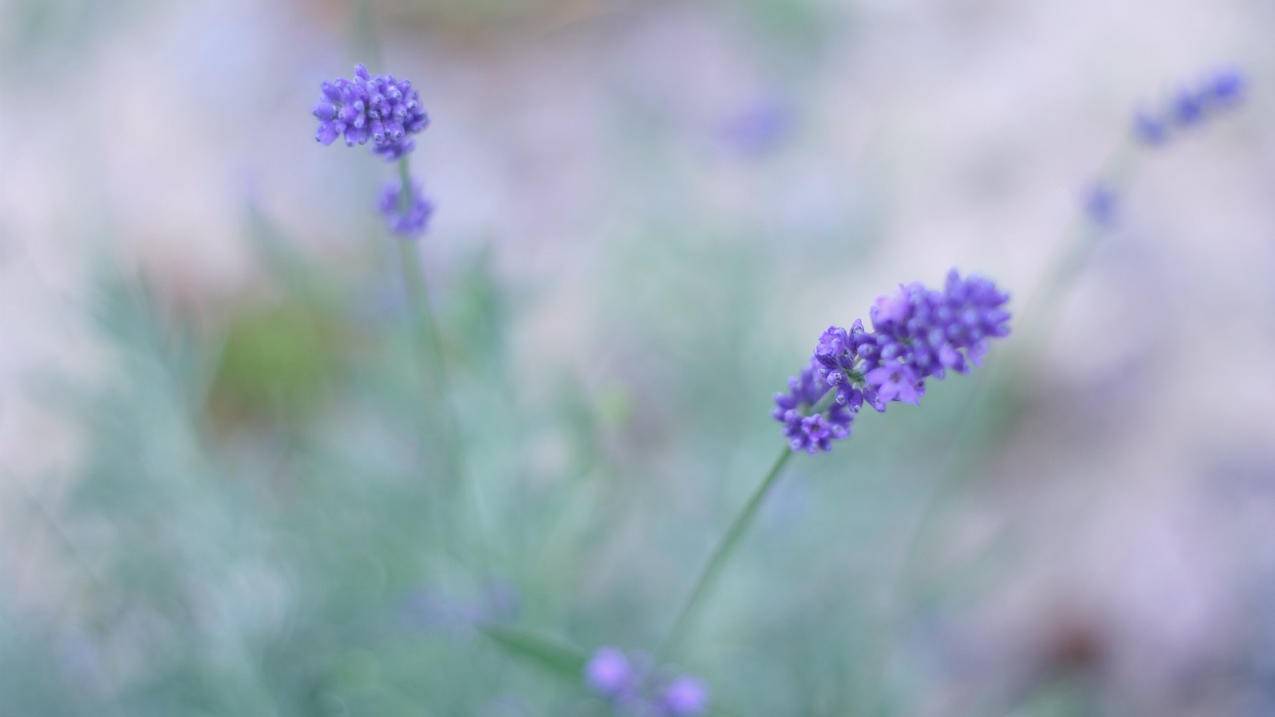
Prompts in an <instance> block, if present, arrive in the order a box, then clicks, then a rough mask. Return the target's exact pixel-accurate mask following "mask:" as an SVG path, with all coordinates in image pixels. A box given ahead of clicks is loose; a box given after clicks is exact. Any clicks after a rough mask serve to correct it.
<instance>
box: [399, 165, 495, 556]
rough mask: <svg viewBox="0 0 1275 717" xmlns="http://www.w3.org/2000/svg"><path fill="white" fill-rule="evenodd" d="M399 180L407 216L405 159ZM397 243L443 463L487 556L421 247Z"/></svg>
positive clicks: (409, 194)
mask: <svg viewBox="0 0 1275 717" xmlns="http://www.w3.org/2000/svg"><path fill="white" fill-rule="evenodd" d="M398 176H399V183H400V191H399V210H400V211H402V212H406V211H407V210H408V208H409V207H410V206H411V203H412V201H413V200H414V197H413V193H412V175H411V170H410V167H409V166H408V159H407V157H406V156H404V157H401V158H400V159H399V161H398ZM396 243H397V244H398V247H399V268H400V269H401V270H402V272H403V284H404V285H405V286H406V288H407V293H408V300H409V302H410V303H411V310H412V312H413V315H414V316H413V318H414V323H415V325H416V332H417V335H418V340H419V342H420V344H421V348H422V352H421V353H422V359H423V361H422V363H423V364H424V369H425V372H424V373H425V376H424V379H425V383H426V391H427V392H429V393H432V394H433V395H434V396H436V397H437V399H438V402H439V403H440V404H442V409H443V411H442V413H443V424H444V425H443V430H442V434H443V435H442V441H441V443H442V445H443V459H444V460H445V461H446V466H447V470H448V472H449V473H450V474H451V475H452V477H453V478H454V480H455V481H456V482H457V483H458V484H460V489H461V490H464V491H465V492H467V493H469V500H470V501H471V503H472V504H473V510H474V518H475V520H476V521H477V523H478V527H479V533H480V538H479V543H480V545H479V546H478V547H479V550H480V552H481V553H482V554H483V555H484V556H486V555H487V554H488V550H487V545H486V539H485V537H483V536H485V535H486V530H485V527H484V526H486V524H487V521H486V511H485V510H484V508H483V502H482V499H481V498H480V496H479V495H478V493H477V488H476V487H475V486H474V485H472V482H471V481H468V480H467V479H466V476H465V465H464V446H463V445H462V437H461V435H460V420H459V418H458V413H457V411H456V407H455V405H454V404H453V402H452V399H451V392H450V388H451V381H450V379H449V376H448V373H449V372H448V370H447V357H446V351H445V349H444V346H443V339H442V332H441V331H439V328H438V322H437V321H436V320H435V319H434V313H433V312H432V311H431V310H430V305H429V293H428V291H427V290H426V288H425V276H424V269H423V267H422V266H421V255H420V247H419V246H418V245H417V242H416V241H415V240H412V239H406V238H403V239H399V240H398V241H397V242H396ZM431 388H432V389H433V390H432V391H431V390H430V389H431ZM431 397H432V396H431Z"/></svg>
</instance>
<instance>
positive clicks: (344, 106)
mask: <svg viewBox="0 0 1275 717" xmlns="http://www.w3.org/2000/svg"><path fill="white" fill-rule="evenodd" d="M320 90H321V91H322V93H323V97H322V99H320V100H319V103H318V104H317V105H315V107H314V110H313V111H312V114H313V115H314V116H315V118H316V119H318V120H319V129H318V130H317V132H316V133H315V136H314V138H315V139H316V140H317V141H318V142H319V143H321V144H325V145H328V144H332V143H333V142H334V141H336V139H337V137H344V138H345V144H346V145H347V146H350V147H353V146H354V145H356V144H359V145H362V144H367V143H368V141H371V142H372V151H373V152H375V153H376V154H379V155H380V156H382V157H385V158H386V159H388V160H395V159H398V158H399V157H401V156H403V155H404V154H407V153H408V152H410V151H412V148H413V147H414V146H415V144H414V142H413V141H412V139H411V136H412V135H414V134H416V133H418V132H420V131H422V130H424V129H425V128H426V127H427V126H429V116H428V115H426V114H425V108H424V107H422V106H421V98H420V95H419V94H418V93H417V92H416V90H414V89H412V83H411V82H408V81H407V80H396V79H395V78H394V76H393V75H376V76H375V77H373V76H372V75H371V74H369V73H368V71H367V68H366V67H364V66H363V65H358V66H357V67H355V68H354V77H353V79H349V80H347V79H345V78H344V77H342V78H338V79H335V80H333V81H331V82H324V83H323V84H322V85H320Z"/></svg>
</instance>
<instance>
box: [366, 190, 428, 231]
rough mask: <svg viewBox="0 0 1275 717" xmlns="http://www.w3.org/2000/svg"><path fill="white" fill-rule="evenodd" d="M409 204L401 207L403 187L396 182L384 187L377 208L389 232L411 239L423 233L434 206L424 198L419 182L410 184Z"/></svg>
mask: <svg viewBox="0 0 1275 717" xmlns="http://www.w3.org/2000/svg"><path fill="white" fill-rule="evenodd" d="M408 200H409V203H408V204H407V206H406V207H405V206H403V186H402V185H401V184H400V183H398V182H391V183H389V184H387V185H385V189H384V190H382V191H381V201H380V205H379V208H380V210H381V214H382V215H383V216H384V217H385V222H386V225H387V226H389V229H390V231H391V232H394V233H395V234H398V235H399V236H403V237H413V236H416V235H418V234H420V233H421V232H423V231H425V226H426V225H427V224H428V223H429V218H430V217H431V216H433V214H434V204H433V202H431V201H429V199H427V198H426V197H425V194H424V192H423V191H422V190H421V185H420V183H419V182H412V186H411V192H410V194H409V197H408Z"/></svg>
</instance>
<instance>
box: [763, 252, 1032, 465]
mask: <svg viewBox="0 0 1275 717" xmlns="http://www.w3.org/2000/svg"><path fill="white" fill-rule="evenodd" d="M1008 301H1009V296H1008V295H1007V294H1005V293H1003V292H1001V291H1000V290H999V289H998V288H997V287H996V285H995V284H993V283H992V282H991V281H989V280H987V279H983V278H980V277H976V276H971V277H967V278H964V279H963V278H961V276H960V274H958V273H957V272H956V270H955V269H953V270H952V271H951V272H949V273H948V275H947V283H946V284H945V285H944V288H943V290H942V291H936V290H933V289H927V288H926V287H925V286H923V285H922V284H919V283H913V284H909V285H907V286H900V287H899V290H898V291H897V292H896V293H894V294H892V295H886V296H882V297H880V298H878V299H877V300H876V302H875V303H874V304H873V305H872V308H871V310H870V311H869V315H870V317H871V319H872V331H868V330H867V329H866V328H864V325H863V322H862V321H859V320H857V319H856V320H855V322H854V324H852V325H851V327H850V330H849V331H847V330H846V329H843V328H841V327H839V326H830V327H828V329H827V330H826V331H824V332H823V335H822V336H820V337H819V342H818V344H816V346H815V351H814V356H813V358H812V359H811V363H810V367H809V368H807V369H805V370H803V371H802V372H801V374H799V375H798V376H796V377H794V378H792V379H790V380H789V383H788V386H789V391H788V393H781V394H778V395H776V396H775V411H774V412H773V414H772V415H773V416H774V418H775V419H776V420H778V421H779V422H780V423H782V424H784V435H785V437H787V438H788V441H789V445H790V446H791V447H792V448H793V450H805V451H808V452H810V453H814V452H816V451H820V450H823V451H826V450H829V448H830V444H831V442H832V441H833V440H836V439H839V438H845V437H846V436H848V435H850V423H851V421H852V420H853V419H854V416H855V414H856V413H857V412H858V410H859V407H860V406H861V405H862V404H863V403H865V402H866V403H868V404H869V405H871V406H872V407H873V408H875V409H876V410H878V411H884V410H885V407H886V404H887V403H889V402H892V401H902V402H906V403H913V404H916V403H919V402H920V399H921V397H922V396H924V395H925V379H927V378H931V377H933V378H939V379H941V378H943V377H944V376H945V375H946V373H947V370H948V369H952V370H954V371H956V372H958V373H965V372H966V371H968V370H969V367H970V366H971V365H978V363H979V361H980V360H981V359H982V357H983V355H984V354H986V352H987V343H988V341H989V340H990V339H993V338H999V337H1003V336H1007V335H1009V319H1010V314H1009V312H1008V311H1006V310H1005V308H1004V306H1005V304H1006V302H1008ZM829 393H833V394H834V395H835V398H834V399H833V400H831V401H829V400H827V398H826V396H827V395H828V394H829Z"/></svg>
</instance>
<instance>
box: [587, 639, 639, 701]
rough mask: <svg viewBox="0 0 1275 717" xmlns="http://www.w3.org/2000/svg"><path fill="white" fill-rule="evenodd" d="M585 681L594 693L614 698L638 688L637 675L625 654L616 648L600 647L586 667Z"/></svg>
mask: <svg viewBox="0 0 1275 717" xmlns="http://www.w3.org/2000/svg"><path fill="white" fill-rule="evenodd" d="M584 680H585V683H586V684H588V685H589V688H590V689H592V690H593V691H595V692H597V693H598V694H600V695H602V696H603V697H608V698H614V697H619V696H621V695H624V694H626V693H628V692H630V691H631V690H632V689H633V688H634V687H635V686H636V684H637V673H636V671H635V670H634V669H633V665H632V664H631V663H630V662H629V658H628V657H626V656H625V655H624V653H623V652H621V651H619V650H617V649H616V648H614V647H600V648H598V651H597V652H595V653H593V657H592V658H590V659H589V662H588V664H586V665H585V666H584Z"/></svg>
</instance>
